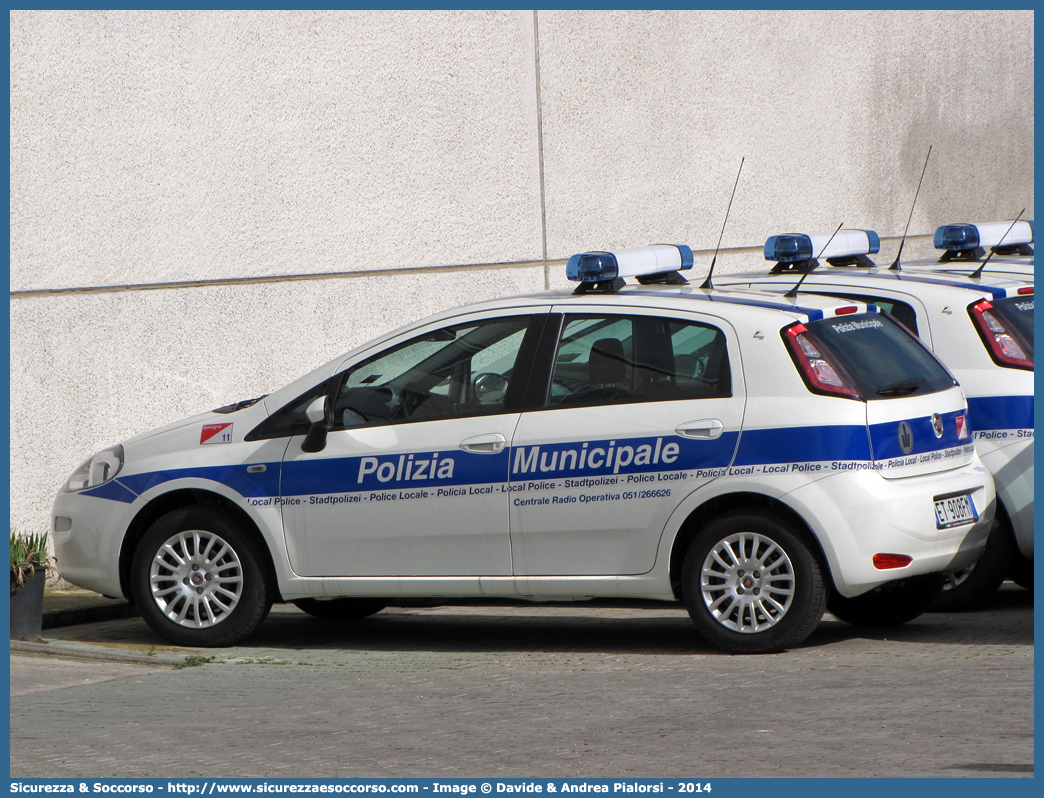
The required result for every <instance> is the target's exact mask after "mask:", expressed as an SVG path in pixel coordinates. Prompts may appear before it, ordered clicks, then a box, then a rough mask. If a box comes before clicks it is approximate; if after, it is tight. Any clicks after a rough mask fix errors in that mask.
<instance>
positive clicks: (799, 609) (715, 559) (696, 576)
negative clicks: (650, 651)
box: [682, 509, 826, 654]
mask: <svg viewBox="0 0 1044 798" xmlns="http://www.w3.org/2000/svg"><path fill="white" fill-rule="evenodd" d="M682 598H683V599H684V600H685V606H686V608H687V609H688V610H689V616H690V617H691V618H692V621H693V623H694V624H695V625H696V628H697V629H698V630H699V632H700V634H701V635H703V637H704V638H706V639H707V640H708V641H709V642H711V643H714V644H715V645H717V646H719V647H720V648H723V649H725V650H726V651H729V652H731V653H733V654H765V653H771V652H775V651H782V650H784V649H786V648H789V647H791V646H795V645H797V644H798V643H800V642H801V641H802V640H804V639H805V638H807V637H808V636H809V635H810V634H812V631H813V630H814V629H815V628H816V625H817V624H818V623H819V620H820V618H822V617H823V609H824V605H825V599H826V593H825V590H824V587H823V578H822V576H821V575H820V571H819V566H818V565H817V563H816V560H815V558H814V557H813V556H812V553H811V552H810V551H809V549H808V547H807V546H806V544H805V543H804V542H803V541H802V540H801V539H800V537H798V535H797V534H795V533H794V532H793V531H792V530H791V529H790V528H789V527H788V525H787V524H786V523H785V522H784V521H783V520H782V519H781V518H779V517H777V516H776V515H775V514H773V513H770V512H766V511H762V510H757V509H750V510H739V511H733V512H729V513H725V514H724V515H721V516H719V517H718V518H716V519H714V520H713V521H711V522H710V523H709V524H707V525H706V526H705V527H704V528H703V529H701V530H700V531H699V532H698V533H697V534H696V537H695V538H693V541H692V543H691V544H690V545H689V550H688V553H687V554H686V555H685V563H684V566H683V568H682Z"/></svg>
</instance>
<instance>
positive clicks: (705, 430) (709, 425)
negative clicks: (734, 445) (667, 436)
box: [674, 418, 725, 439]
mask: <svg viewBox="0 0 1044 798" xmlns="http://www.w3.org/2000/svg"><path fill="white" fill-rule="evenodd" d="M724 430H725V427H724V425H723V424H722V423H721V422H720V421H718V419H716V418H705V419H701V420H700V421H687V422H686V423H684V424H680V425H678V426H677V427H675V428H674V431H675V432H676V433H678V434H679V435H681V436H682V437H683V438H704V439H707V438H717V437H719V436H720V435H721V433H722V432H723V431H724Z"/></svg>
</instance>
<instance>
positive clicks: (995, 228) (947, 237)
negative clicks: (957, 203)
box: [933, 219, 1033, 252]
mask: <svg viewBox="0 0 1044 798" xmlns="http://www.w3.org/2000/svg"><path fill="white" fill-rule="evenodd" d="M1009 228H1010V232H1008V231H1009ZM1005 233H1007V235H1005ZM1002 239H1003V241H1002ZM933 240H934V243H935V248H936V249H944V250H946V251H947V252H964V251H965V250H973V249H978V248H979V247H982V248H983V249H987V248H989V247H997V246H1005V247H1014V246H1018V245H1019V244H1032V243H1033V220H1032V219H1031V220H1028V221H1021V222H1015V224H1014V225H1013V224H1012V223H1011V222H987V223H985V224H979V223H976V224H968V223H962V224H944V225H943V226H942V227H939V228H937V229H936V231H935V236H934V239H933Z"/></svg>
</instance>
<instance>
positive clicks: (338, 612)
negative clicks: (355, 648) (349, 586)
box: [293, 598, 388, 621]
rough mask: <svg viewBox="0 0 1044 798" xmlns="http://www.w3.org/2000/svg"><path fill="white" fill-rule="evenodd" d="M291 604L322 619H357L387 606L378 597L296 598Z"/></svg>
mask: <svg viewBox="0 0 1044 798" xmlns="http://www.w3.org/2000/svg"><path fill="white" fill-rule="evenodd" d="M293 604H294V606H295V607H297V609H299V610H303V611H304V612H307V613H308V614H309V615H312V616H314V617H316V618H322V619H323V620H324V621H358V620H362V619H363V618H368V617H369V616H371V615H373V614H374V613H378V612H380V611H381V610H383V609H384V608H385V607H387V606H388V605H387V603H386V602H385V601H384V599H379V598H335V599H314V598H306V599H298V600H297V601H295V602H293Z"/></svg>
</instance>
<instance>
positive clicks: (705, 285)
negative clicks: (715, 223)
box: [700, 157, 746, 288]
mask: <svg viewBox="0 0 1044 798" xmlns="http://www.w3.org/2000/svg"><path fill="white" fill-rule="evenodd" d="M745 160H746V158H745V157H743V158H740V165H739V172H736V182H735V183H734V184H733V186H732V196H731V197H729V207H728V208H727V209H726V210H725V221H724V222H722V223H721V233H720V234H719V235H718V246H716V247H715V248H714V257H713V258H711V265H710V271H709V272H707V279H706V280H704V281H703V285H701V286H700V288H713V287H714V285H713V284H712V283H711V275H712V274H714V264H715V262H716V261H717V260H718V250H719V249H721V237H722V236H723V235H725V225H726V224H728V221H729V211H731V210H732V200H733V198H735V196H736V186H738V185H739V178H740V172H742V171H743V162H744V161H745Z"/></svg>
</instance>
